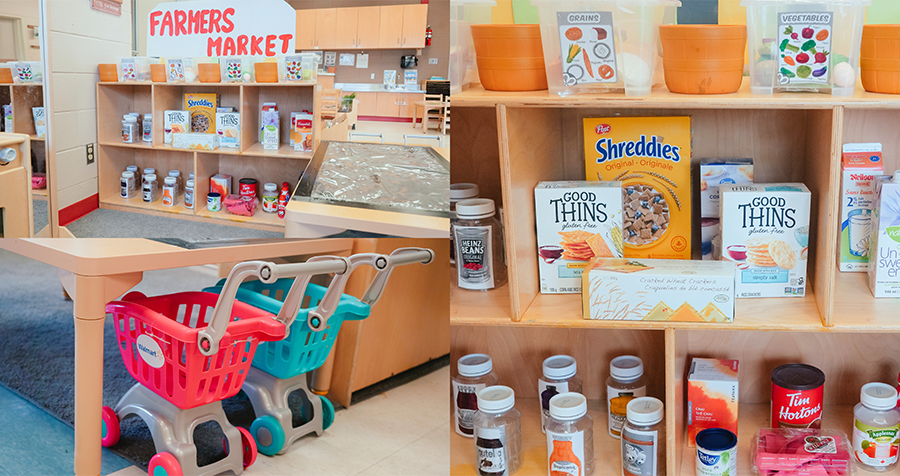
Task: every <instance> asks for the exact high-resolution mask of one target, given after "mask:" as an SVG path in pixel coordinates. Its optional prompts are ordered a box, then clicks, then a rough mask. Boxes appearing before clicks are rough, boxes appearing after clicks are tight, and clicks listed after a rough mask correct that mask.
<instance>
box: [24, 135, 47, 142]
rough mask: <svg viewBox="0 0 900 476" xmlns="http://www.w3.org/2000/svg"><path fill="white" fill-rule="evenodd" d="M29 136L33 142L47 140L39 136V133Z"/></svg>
mask: <svg viewBox="0 0 900 476" xmlns="http://www.w3.org/2000/svg"><path fill="white" fill-rule="evenodd" d="M28 137H29V138H31V141H32V142H44V141H45V140H46V139H42V138H40V137H38V136H37V134H29V136H28Z"/></svg>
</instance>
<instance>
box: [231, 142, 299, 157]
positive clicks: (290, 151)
mask: <svg viewBox="0 0 900 476" xmlns="http://www.w3.org/2000/svg"><path fill="white" fill-rule="evenodd" d="M241 155H253V156H257V157H281V158H285V159H311V158H312V156H313V153H312V152H297V151H295V150H294V148H293V147H292V146H291V145H290V144H281V146H280V147H279V148H278V150H265V149H263V146H262V143H259V142H257V143H255V144H253V145H251V146H250V147H248V148H247V150H245V151H243V152H241Z"/></svg>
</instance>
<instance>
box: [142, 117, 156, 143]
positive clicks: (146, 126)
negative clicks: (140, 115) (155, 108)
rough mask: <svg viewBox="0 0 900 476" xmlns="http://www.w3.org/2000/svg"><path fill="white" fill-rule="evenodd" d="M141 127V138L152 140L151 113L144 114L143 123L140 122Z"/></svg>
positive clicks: (145, 140)
mask: <svg viewBox="0 0 900 476" xmlns="http://www.w3.org/2000/svg"><path fill="white" fill-rule="evenodd" d="M141 128H142V129H143V131H142V134H141V140H142V141H144V142H153V114H144V123H143V124H141Z"/></svg>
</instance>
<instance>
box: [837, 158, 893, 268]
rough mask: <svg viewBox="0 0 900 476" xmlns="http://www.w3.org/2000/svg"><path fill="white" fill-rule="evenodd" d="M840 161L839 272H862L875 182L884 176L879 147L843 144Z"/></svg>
mask: <svg viewBox="0 0 900 476" xmlns="http://www.w3.org/2000/svg"><path fill="white" fill-rule="evenodd" d="M843 152H844V153H843V156H842V157H841V175H842V177H841V243H840V250H839V253H840V255H839V258H838V259H839V261H840V264H839V266H838V268H839V269H840V270H841V271H855V272H865V271H866V269H867V268H868V267H869V235H870V234H871V227H872V206H873V200H874V198H875V179H876V177H878V176H880V175H882V174H883V173H884V162H882V160H881V144H879V143H869V144H844V148H843Z"/></svg>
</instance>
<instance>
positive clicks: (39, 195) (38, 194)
mask: <svg viewBox="0 0 900 476" xmlns="http://www.w3.org/2000/svg"><path fill="white" fill-rule="evenodd" d="M31 198H34V199H37V200H47V189H46V188H40V189H34V188H33V189H31Z"/></svg>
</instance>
